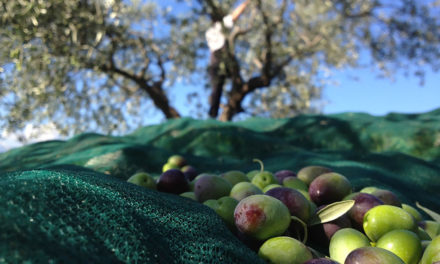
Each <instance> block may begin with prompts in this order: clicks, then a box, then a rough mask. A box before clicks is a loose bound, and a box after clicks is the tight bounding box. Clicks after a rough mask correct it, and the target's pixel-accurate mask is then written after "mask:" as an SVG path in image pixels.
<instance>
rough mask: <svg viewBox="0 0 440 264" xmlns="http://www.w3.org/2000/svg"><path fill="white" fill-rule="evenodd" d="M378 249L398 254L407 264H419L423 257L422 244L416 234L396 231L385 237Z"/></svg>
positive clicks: (379, 241)
mask: <svg viewBox="0 0 440 264" xmlns="http://www.w3.org/2000/svg"><path fill="white" fill-rule="evenodd" d="M376 247H378V248H383V249H386V250H389V251H391V252H393V253H394V254H396V256H398V257H399V258H401V259H402V260H403V262H405V264H417V263H418V262H419V260H420V258H421V257H422V243H421V241H420V239H419V237H418V236H417V234H416V233H414V232H412V231H409V230H405V229H395V230H392V231H390V232H388V233H386V234H385V235H383V236H382V237H381V238H379V240H378V241H377V243H376Z"/></svg>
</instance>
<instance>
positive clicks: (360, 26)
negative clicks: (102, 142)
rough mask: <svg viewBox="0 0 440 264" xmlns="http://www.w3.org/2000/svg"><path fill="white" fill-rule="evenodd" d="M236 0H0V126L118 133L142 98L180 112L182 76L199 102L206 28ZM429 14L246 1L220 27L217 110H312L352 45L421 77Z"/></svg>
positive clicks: (435, 41)
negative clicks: (228, 24) (222, 70)
mask: <svg viewBox="0 0 440 264" xmlns="http://www.w3.org/2000/svg"><path fill="white" fill-rule="evenodd" d="M241 2H242V1H241V0H167V1H149V0H131V1H128V0H17V1H8V0H0V3H1V4H0V23H1V24H0V45H1V46H2V49H1V51H0V67H1V68H0V70H1V69H3V70H2V73H0V103H1V105H2V109H0V126H2V127H3V128H8V129H10V130H17V129H20V128H21V127H23V125H24V124H26V123H27V122H31V121H34V122H35V121H36V122H47V121H50V122H54V123H55V124H56V125H57V127H58V129H60V130H61V131H62V132H64V133H67V132H72V131H74V132H80V131H84V130H90V129H93V130H95V131H101V132H111V131H118V132H124V131H126V130H130V129H133V128H136V127H137V126H139V125H142V124H143V122H145V121H146V120H148V117H149V116H150V115H151V114H152V113H151V111H152V109H159V110H160V111H161V113H163V115H164V116H165V117H166V118H174V117H179V116H180V114H179V111H178V109H176V108H175V106H174V105H173V101H172V99H173V98H175V91H176V90H175V89H177V87H180V86H179V85H174V84H176V81H179V80H181V79H184V80H187V81H189V83H190V84H192V85H193V86H194V87H196V90H195V92H194V91H192V92H191V93H188V98H190V99H194V98H196V99H197V100H196V101H198V102H204V104H206V103H207V101H208V98H207V94H208V93H209V88H208V90H207V89H206V88H204V87H209V79H208V76H207V74H206V69H207V67H208V58H209V51H208V48H207V45H206V43H205V39H204V32H205V31H206V30H207V29H208V28H209V26H210V25H211V23H212V21H214V20H217V19H219V18H221V17H223V16H224V15H226V14H228V13H229V12H231V10H233V8H234V7H236V6H237V5H238V4H239V3H241ZM168 4H175V5H179V8H174V9H173V8H168V6H167V5H168ZM175 7H176V6H175ZM438 17H440V14H439V5H438V3H437V2H436V1H429V0H423V1H413V0H396V1H388V0H322V1H312V0H295V1H292V0H251V1H250V4H249V6H248V7H247V9H246V11H245V12H244V14H243V15H242V16H241V17H240V18H239V20H238V21H237V22H236V25H235V27H234V28H233V30H232V31H229V32H225V33H226V34H227V35H226V37H227V43H228V45H227V53H226V59H225V62H224V63H225V65H226V66H227V67H228V69H229V71H228V82H227V83H226V84H225V86H224V93H223V98H222V105H221V106H220V108H221V109H220V110H221V111H220V113H221V114H220V116H219V119H221V120H231V119H233V118H240V116H254V115H259V116H269V117H289V116H292V115H295V114H298V113H303V112H311V111H318V110H319V108H315V107H316V105H315V104H314V102H316V101H319V99H320V97H321V91H322V89H323V88H325V86H326V84H327V82H328V81H329V80H331V79H329V76H331V75H329V74H330V73H331V72H332V71H333V70H335V69H339V68H344V67H356V66H359V62H360V53H361V51H366V52H367V54H368V55H369V56H370V58H371V63H372V66H373V67H375V68H376V69H378V70H379V71H378V72H381V73H383V74H385V75H389V76H392V73H393V72H394V71H400V70H401V71H407V72H408V73H416V74H417V75H419V76H422V77H423V71H421V70H420V69H421V68H420V67H421V66H426V65H428V66H430V67H432V69H434V70H437V69H438V67H439V62H438V61H439V60H438V59H439V52H440V47H439V42H440V32H439V29H440V27H439V20H438ZM424 69H426V68H424ZM354 89H355V88H354ZM191 102H194V100H192V101H191ZM192 107H193V109H195V108H197V107H198V106H195V105H193V106H192ZM199 111H200V110H199ZM201 111H205V109H204V108H202V110H201ZM203 116H205V117H206V116H207V115H206V114H205V115H203Z"/></svg>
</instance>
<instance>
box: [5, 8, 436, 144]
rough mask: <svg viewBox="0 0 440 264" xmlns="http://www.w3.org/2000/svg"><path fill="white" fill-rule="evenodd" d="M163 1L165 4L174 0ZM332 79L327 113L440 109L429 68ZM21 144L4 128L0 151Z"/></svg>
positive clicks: (179, 102) (156, 119) (357, 72)
mask: <svg viewBox="0 0 440 264" xmlns="http://www.w3.org/2000/svg"><path fill="white" fill-rule="evenodd" d="M163 1H164V2H163V4H164V5H167V4H168V3H170V2H171V1H169V0H163ZM332 78H333V80H335V81H337V82H338V83H339V85H328V86H327V87H326V88H325V89H324V90H323V97H322V99H323V102H324V106H323V108H322V110H323V113H324V114H333V113H341V112H365V113H369V114H372V115H385V114H387V113H390V112H398V113H420V112H426V111H431V110H433V109H436V108H440V100H439V99H440V73H435V72H432V71H430V70H429V69H428V70H427V71H426V76H425V83H424V85H423V86H421V85H420V83H419V79H418V78H416V77H414V76H411V75H410V76H404V75H403V74H401V73H397V74H395V75H394V76H393V78H394V80H391V79H386V78H382V79H381V78H378V77H377V72H373V71H372V70H371V69H370V68H356V69H343V70H339V71H334V72H333V77H332ZM187 88H190V87H181V89H173V91H179V90H180V91H184V93H180V92H176V93H172V94H171V95H170V97H171V98H170V99H171V101H172V104H173V106H175V107H176V108H177V109H178V111H180V112H181V114H182V115H184V116H188V115H190V113H189V110H188V108H187V107H186V105H187V100H186V96H185V94H186V92H187ZM190 89H191V88H190ZM192 89H200V87H192ZM205 101H207V100H205ZM206 103H207V102H204V104H206ZM155 114H156V115H155V116H153V117H152V118H149V122H148V124H157V123H160V122H162V121H163V120H164V118H163V116H162V114H161V113H160V112H159V111H155ZM35 127H36V124H34V126H31V127H29V128H28V133H36V134H44V135H42V136H43V139H50V138H57V137H59V134H58V133H57V132H56V131H51V129H50V126H49V128H46V129H45V132H44V133H40V131H36V130H35ZM34 130H35V131H34ZM2 137H3V139H2ZM18 145H19V143H18V142H17V141H16V139H14V135H12V136H11V135H5V134H4V131H0V152H1V151H3V150H5V149H7V148H10V147H11V146H12V147H15V146H18Z"/></svg>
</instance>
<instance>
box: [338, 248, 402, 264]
mask: <svg viewBox="0 0 440 264" xmlns="http://www.w3.org/2000/svg"><path fill="white" fill-rule="evenodd" d="M343 263H344V264H405V263H404V262H403V261H402V260H401V259H400V258H399V257H398V256H396V255H395V254H394V253H392V252H390V251H388V250H386V249H383V248H377V247H362V248H358V249H356V250H353V251H352V252H350V254H348V256H347V258H346V259H345V262H343Z"/></svg>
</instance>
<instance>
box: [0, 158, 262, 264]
mask: <svg viewBox="0 0 440 264" xmlns="http://www.w3.org/2000/svg"><path fill="white" fill-rule="evenodd" d="M0 192H1V195H0V212H1V214H0V241H1V243H0V262H7V263H22V262H24V261H30V262H31V263H51V261H53V262H56V263H120V262H128V263H247V262H249V263H259V262H261V260H260V259H258V257H257V256H256V255H255V254H254V253H253V252H252V251H250V250H249V249H248V248H246V247H245V246H244V245H243V244H242V243H241V242H239V241H238V239H237V238H235V237H234V235H233V234H232V233H230V232H229V231H228V229H227V228H226V227H225V226H224V225H223V222H222V220H220V218H218V217H217V215H216V214H215V213H214V211H212V210H210V209H209V208H208V207H205V206H204V205H201V204H198V203H196V202H194V201H192V200H189V199H187V198H183V197H179V196H176V195H171V194H165V193H160V194H159V193H158V192H156V191H150V190H148V189H145V188H142V187H139V186H136V185H134V184H127V183H126V182H124V181H121V180H119V179H117V178H114V177H109V176H106V175H104V174H99V173H94V172H90V171H86V170H79V169H76V170H75V169H74V168H73V167H70V168H69V169H68V170H64V169H59V168H58V169H55V170H31V171H22V172H14V173H8V174H4V175H2V176H1V180H0Z"/></svg>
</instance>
